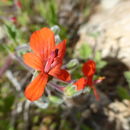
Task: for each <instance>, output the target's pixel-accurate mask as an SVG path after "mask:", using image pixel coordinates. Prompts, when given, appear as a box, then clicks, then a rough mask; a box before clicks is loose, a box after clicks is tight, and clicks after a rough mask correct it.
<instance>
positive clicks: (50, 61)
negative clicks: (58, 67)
mask: <svg viewBox="0 0 130 130" xmlns="http://www.w3.org/2000/svg"><path fill="white" fill-rule="evenodd" d="M57 56H58V49H55V50H54V51H52V52H51V54H50V56H49V58H48V60H47V62H46V65H45V68H44V71H45V73H48V72H49V71H50V69H51V68H52V67H51V65H52V64H53V62H54V59H55V58H56V57H57Z"/></svg>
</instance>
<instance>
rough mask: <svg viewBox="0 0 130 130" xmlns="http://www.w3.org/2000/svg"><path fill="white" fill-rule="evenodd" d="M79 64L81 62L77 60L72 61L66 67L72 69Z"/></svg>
mask: <svg viewBox="0 0 130 130" xmlns="http://www.w3.org/2000/svg"><path fill="white" fill-rule="evenodd" d="M78 64H79V61H78V60H77V59H72V60H71V61H69V63H68V64H67V65H66V67H67V68H68V69H71V68H73V67H75V66H77V65H78Z"/></svg>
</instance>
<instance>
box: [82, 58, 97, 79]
mask: <svg viewBox="0 0 130 130" xmlns="http://www.w3.org/2000/svg"><path fill="white" fill-rule="evenodd" d="M82 71H83V73H84V75H85V76H87V77H89V76H92V75H94V74H95V71H96V63H95V62H94V61H93V60H88V61H87V62H86V63H84V65H83V68H82Z"/></svg>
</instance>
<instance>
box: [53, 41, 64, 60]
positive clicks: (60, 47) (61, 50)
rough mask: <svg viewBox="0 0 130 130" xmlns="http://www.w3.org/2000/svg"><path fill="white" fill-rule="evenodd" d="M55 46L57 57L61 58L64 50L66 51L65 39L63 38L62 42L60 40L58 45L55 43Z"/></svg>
mask: <svg viewBox="0 0 130 130" xmlns="http://www.w3.org/2000/svg"><path fill="white" fill-rule="evenodd" d="M55 48H56V49H58V57H59V58H60V59H63V57H64V55H65V51H66V40H63V41H62V42H60V43H59V44H58V45H56V47H55Z"/></svg>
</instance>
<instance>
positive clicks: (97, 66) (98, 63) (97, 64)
mask: <svg viewBox="0 0 130 130" xmlns="http://www.w3.org/2000/svg"><path fill="white" fill-rule="evenodd" d="M106 65H107V62H106V61H100V62H97V63H96V68H97V69H98V70H100V69H102V68H103V67H104V66H106Z"/></svg>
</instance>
